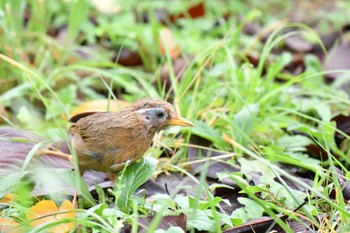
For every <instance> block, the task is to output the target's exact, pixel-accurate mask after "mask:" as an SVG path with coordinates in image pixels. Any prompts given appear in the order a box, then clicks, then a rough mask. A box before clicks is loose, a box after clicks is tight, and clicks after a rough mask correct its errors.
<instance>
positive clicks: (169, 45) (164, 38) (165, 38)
mask: <svg viewBox="0 0 350 233" xmlns="http://www.w3.org/2000/svg"><path fill="white" fill-rule="evenodd" d="M159 50H160V53H161V54H162V55H165V54H166V53H167V50H169V53H170V57H171V58H172V59H176V58H177V57H179V55H180V52H181V51H180V47H179V46H177V45H176V44H175V43H174V40H173V34H172V33H171V31H170V29H169V28H163V29H162V30H161V31H160V33H159Z"/></svg>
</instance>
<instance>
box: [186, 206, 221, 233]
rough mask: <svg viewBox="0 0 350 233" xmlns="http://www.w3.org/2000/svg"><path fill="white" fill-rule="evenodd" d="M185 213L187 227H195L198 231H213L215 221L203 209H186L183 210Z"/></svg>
mask: <svg viewBox="0 0 350 233" xmlns="http://www.w3.org/2000/svg"><path fill="white" fill-rule="evenodd" d="M184 213H185V214H186V215H187V228H188V229H193V228H195V229H197V230H199V231H209V232H214V231H215V229H216V227H215V221H214V220H213V219H211V218H210V217H209V216H208V215H207V214H206V213H205V211H203V210H199V209H188V210H184Z"/></svg>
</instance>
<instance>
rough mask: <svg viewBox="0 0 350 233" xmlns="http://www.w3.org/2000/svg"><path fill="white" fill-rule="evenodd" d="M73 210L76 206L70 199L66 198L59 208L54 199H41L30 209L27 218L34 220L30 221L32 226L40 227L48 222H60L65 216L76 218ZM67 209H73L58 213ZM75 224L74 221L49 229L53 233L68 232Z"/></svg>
mask: <svg viewBox="0 0 350 233" xmlns="http://www.w3.org/2000/svg"><path fill="white" fill-rule="evenodd" d="M73 210H74V207H73V205H72V203H71V202H70V201H68V200H65V201H64V202H63V203H62V205H61V206H60V208H58V207H57V205H56V204H55V202H54V201H52V200H43V201H39V202H38V203H36V204H35V205H34V206H32V207H31V208H30V209H29V211H28V213H27V219H28V220H29V221H30V220H34V221H32V222H30V225H31V226H32V227H38V226H40V225H43V224H45V223H47V222H58V221H60V220H62V219H65V218H67V219H69V218H70V219H72V218H75V213H74V212H73ZM65 211H71V212H66V213H58V212H65ZM45 216H46V217H45ZM74 225H75V223H74V222H68V223H63V224H59V225H57V226H55V227H52V228H51V229H50V230H48V232H53V233H62V232H68V231H70V230H72V229H73V227H74Z"/></svg>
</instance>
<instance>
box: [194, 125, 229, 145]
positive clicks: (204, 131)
mask: <svg viewBox="0 0 350 233" xmlns="http://www.w3.org/2000/svg"><path fill="white" fill-rule="evenodd" d="M192 133H193V134H196V135H198V136H200V137H202V138H205V139H207V140H209V141H211V142H213V143H214V145H215V146H216V147H218V148H220V149H223V148H225V146H226V143H225V141H224V140H222V137H221V134H220V132H219V131H218V130H216V129H214V128H213V127H211V126H210V125H208V124H206V123H204V122H201V121H196V122H195V123H194V128H193V129H192Z"/></svg>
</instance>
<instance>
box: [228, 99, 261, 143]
mask: <svg viewBox="0 0 350 233" xmlns="http://www.w3.org/2000/svg"><path fill="white" fill-rule="evenodd" d="M258 112H259V106H258V105H256V104H250V105H246V106H244V107H243V108H242V109H241V110H240V111H239V112H237V113H236V114H235V115H234V116H233V124H234V126H235V130H234V132H233V134H234V139H235V140H236V141H237V142H238V143H240V144H242V145H246V143H247V141H248V140H249V137H250V136H251V135H252V133H253V130H254V125H255V121H256V119H257V115H258Z"/></svg>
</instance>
